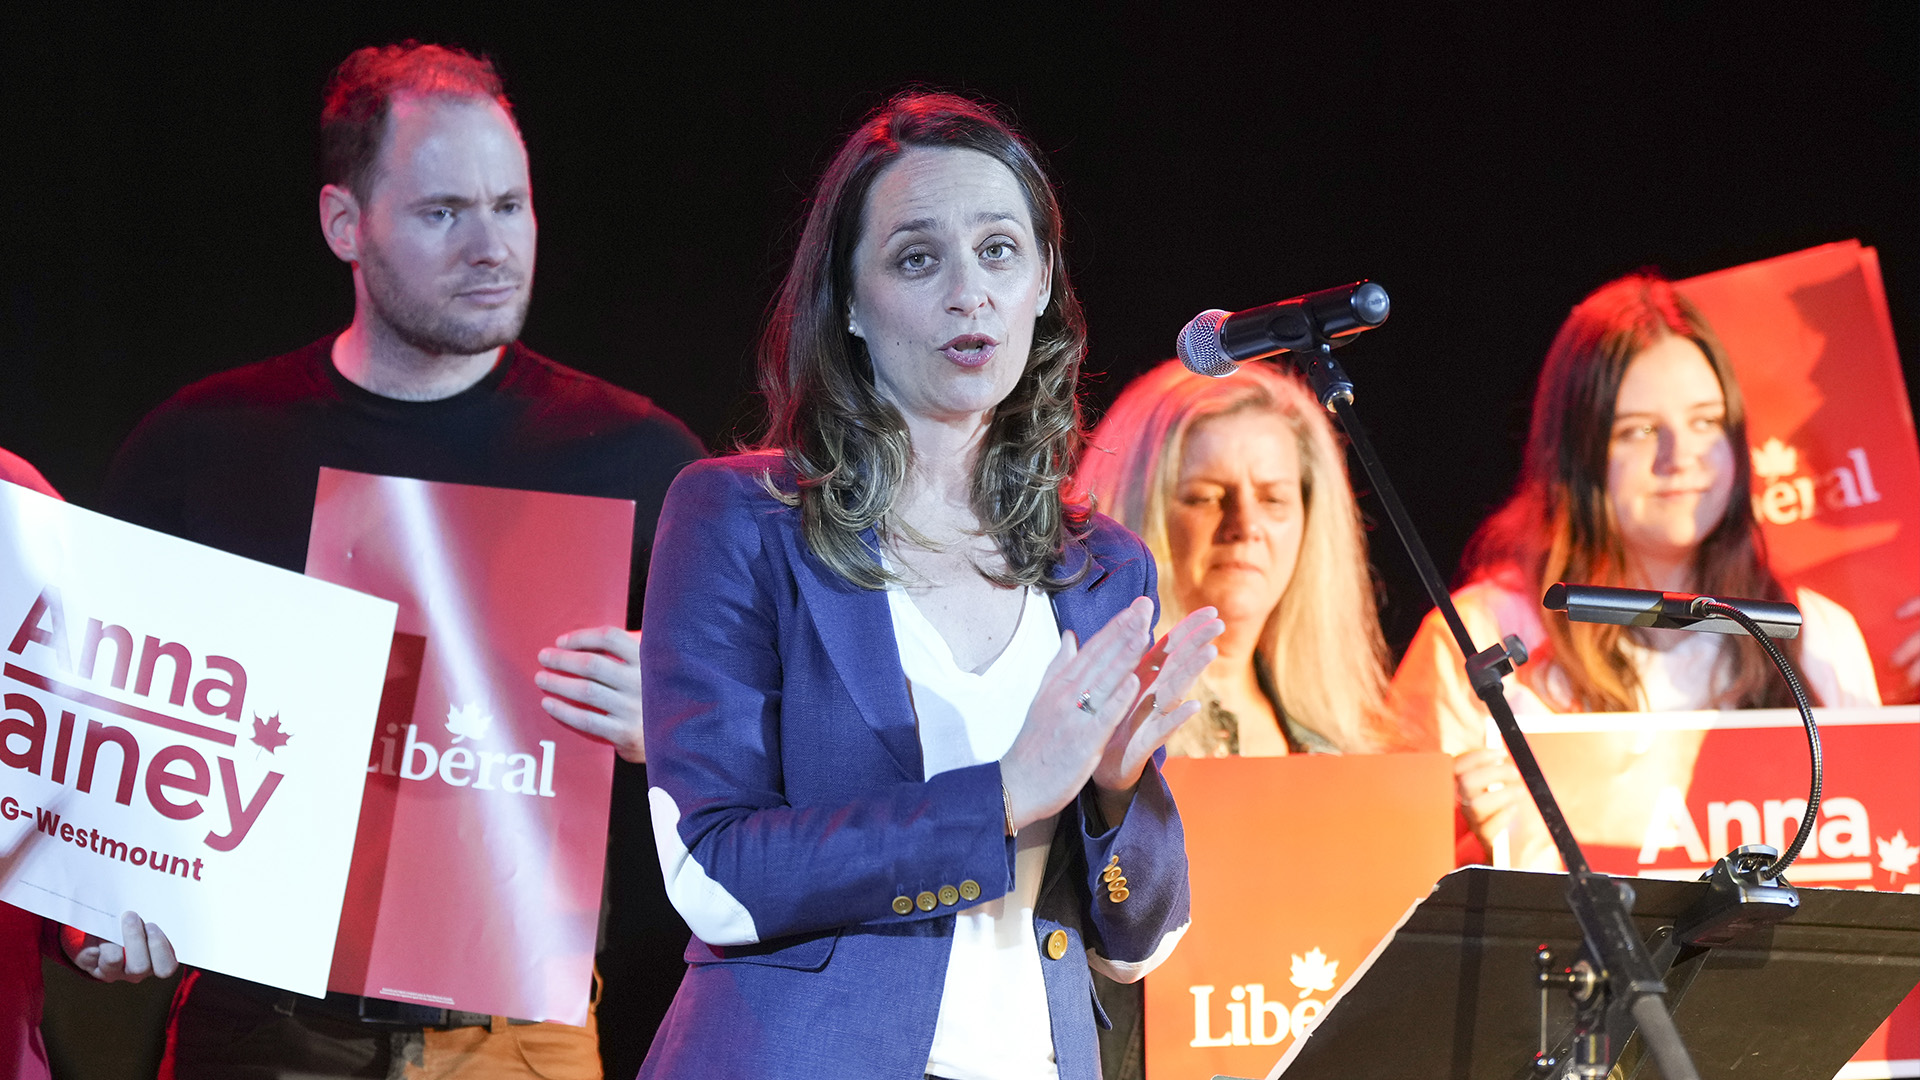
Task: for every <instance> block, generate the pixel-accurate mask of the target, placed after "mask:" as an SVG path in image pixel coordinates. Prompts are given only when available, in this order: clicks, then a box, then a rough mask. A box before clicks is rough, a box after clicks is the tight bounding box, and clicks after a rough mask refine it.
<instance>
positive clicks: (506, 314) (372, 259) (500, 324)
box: [360, 244, 533, 356]
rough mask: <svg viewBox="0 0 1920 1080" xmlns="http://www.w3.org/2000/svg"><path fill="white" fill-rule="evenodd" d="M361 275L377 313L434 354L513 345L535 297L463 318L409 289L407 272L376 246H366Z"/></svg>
mask: <svg viewBox="0 0 1920 1080" xmlns="http://www.w3.org/2000/svg"><path fill="white" fill-rule="evenodd" d="M360 274H361V277H362V278H363V279H364V280H365V281H366V285H367V300H368V301H369V302H370V303H371V304H372V305H373V311H374V314H376V315H378V316H379V317H380V321H381V322H384V323H386V324H387V326H388V327H389V328H391V329H392V330H393V333H394V335H395V336H396V337H398V338H399V339H400V340H401V341H404V342H406V343H407V344H408V345H411V346H413V347H414V348H416V349H418V350H420V351H421V352H423V353H427V354H429V355H436V356H477V355H479V354H480V353H483V352H486V351H487V350H489V349H497V348H499V347H500V346H502V345H506V344H510V343H511V342H512V341H513V339H514V338H517V337H519V336H520V327H521V326H522V325H523V324H524V323H525V322H526V321H527V304H528V303H529V302H530V301H531V300H532V299H533V295H532V293H531V292H527V293H523V294H522V295H521V298H520V303H519V304H518V305H517V306H515V307H512V308H503V309H496V310H495V311H492V312H488V313H486V314H484V315H482V316H481V317H479V318H476V319H472V320H469V321H464V322H463V321H461V320H460V319H457V318H454V317H453V316H451V315H449V314H447V313H446V312H445V311H444V310H443V309H441V308H439V307H437V306H436V305H435V304H434V303H433V302H432V301H429V300H425V299H422V298H420V297H417V296H415V295H413V294H411V293H410V292H408V291H407V289H406V287H405V286H404V285H403V284H402V280H401V275H400V274H399V273H398V272H397V271H395V270H394V269H393V267H392V266H391V265H389V264H388V263H387V261H386V260H385V259H384V258H382V257H381V254H380V249H379V248H378V247H375V246H374V245H371V244H368V245H364V246H363V249H362V252H361V262H360Z"/></svg>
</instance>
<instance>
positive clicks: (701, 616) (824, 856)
mask: <svg viewBox="0 0 1920 1080" xmlns="http://www.w3.org/2000/svg"><path fill="white" fill-rule="evenodd" d="M739 461H740V459H734V460H733V461H731V462H730V461H727V460H726V459H719V460H713V461H705V462H696V463H695V464H693V465H691V466H689V467H688V468H687V469H686V470H684V471H683V472H681V474H680V476H679V477H678V478H677V479H676V480H675V481H674V483H673V485H672V487H671V488H670V489H669V491H668V493H667V498H666V502H665V505H664V507H663V509H662V512H661V517H660V527H659V532H658V534H657V538H656V541H655V545H654V553H653V564H652V570H651V572H650V574H649V576H648V585H647V597H646V607H645V614H644V633H643V635H642V638H641V667H642V676H643V682H642V687H643V690H642V694H643V704H644V716H645V726H646V743H647V757H648V762H647V765H648V777H649V782H650V784H651V787H650V789H649V791H648V804H649V810H650V812H651V815H652V822H653V829H654V836H655V839H656V841H657V844H658V848H659V855H660V862H661V870H662V872H663V873H664V875H665V878H666V886H667V894H668V896H669V897H670V898H671V899H672V901H673V904H674V906H675V908H677V909H678V910H679V912H680V914H681V916H682V917H684V918H685V919H686V921H687V924H688V926H689V927H690V928H692V930H693V932H694V934H695V935H696V936H697V937H698V938H699V939H700V940H701V941H703V942H705V943H707V944H708V945H713V946H747V945H754V944H757V943H761V942H767V941H770V940H773V939H777V938H786V937H791V936H794V935H803V934H815V933H819V932H823V931H831V930H834V929H837V928H840V927H844V926H849V925H855V924H863V923H903V922H909V921H915V920H920V919H929V918H935V917H939V916H941V915H950V914H952V912H953V910H954V909H953V907H951V906H948V905H944V904H936V905H934V907H933V910H932V911H924V910H922V909H921V908H920V906H919V905H918V904H917V903H914V902H913V901H915V900H917V899H918V898H919V896H920V894H921V893H923V892H934V893H937V892H938V891H939V890H940V888H941V886H942V885H948V884H952V885H956V886H957V885H960V884H961V883H962V882H972V883H974V884H975V885H977V887H978V890H979V892H978V897H977V900H980V901H984V900H991V899H993V898H995V897H997V896H1000V895H1002V894H1004V893H1005V892H1006V891H1007V890H1008V889H1009V888H1010V887H1011V886H1012V881H1013V855H1014V848H1013V844H1012V841H1011V840H1010V839H1009V838H1008V837H1006V836H1005V830H1004V827H1003V809H1002V800H1001V793H1000V792H1001V789H1000V766H999V763H998V762H987V763H984V764H981V765H975V766H970V767H967V768H962V769H956V770H953V771H950V772H944V773H941V774H939V775H937V776H935V777H933V778H932V779H930V780H921V779H918V778H906V777H904V776H903V775H902V771H901V770H900V769H899V768H898V767H894V766H891V765H890V764H887V765H884V766H883V765H882V764H881V763H882V762H883V761H885V762H891V759H886V758H884V757H883V756H882V755H881V754H880V753H879V746H878V743H877V741H875V740H873V739H871V737H870V732H869V729H867V728H866V727H865V725H864V724H863V722H862V721H861V720H859V719H858V718H857V717H844V722H843V723H840V724H839V725H838V727H836V728H834V729H833V730H836V731H842V732H844V737H843V738H842V737H840V736H834V737H833V738H839V739H840V741H839V742H838V743H837V744H834V743H833V738H828V739H823V738H822V736H820V735H819V733H818V730H819V729H817V728H813V729H809V730H810V731H811V732H812V734H811V735H809V736H808V737H806V738H805V739H803V738H801V737H798V736H793V741H794V745H789V744H788V742H787V739H788V737H789V736H792V734H793V733H792V732H791V731H790V730H788V728H789V727H790V726H791V724H792V719H791V717H786V719H787V721H788V723H787V724H786V725H783V715H784V714H787V713H793V714H795V715H798V714H800V713H802V712H804V713H806V714H807V715H809V716H813V717H818V716H821V715H828V716H830V717H831V716H836V715H842V714H845V713H848V712H851V711H852V710H851V708H850V707H849V706H848V704H847V702H846V698H845V693H844V690H843V688H842V687H841V686H840V685H839V683H838V681H837V677H836V676H834V675H833V674H832V672H831V671H830V670H821V669H820V667H819V666H818V665H817V664H812V665H808V664H803V663H802V662H801V661H799V660H798V659H796V658H794V657H788V656H783V654H782V644H783V642H788V643H790V644H792V643H794V637H795V635H799V634H813V633H815V632H816V631H815V630H814V629H813V628H812V626H811V625H810V624H809V625H807V626H805V627H800V626H798V624H802V623H807V620H808V617H809V613H808V612H807V611H805V610H804V608H803V606H802V605H801V602H800V600H799V599H798V597H799V591H798V589H797V588H796V586H795V582H794V573H795V571H794V568H793V567H792V566H791V565H789V563H788V555H787V550H788V548H787V547H786V545H785V544H783V543H782V541H781V539H780V537H779V536H778V535H773V534H775V533H776V531H777V530H779V529H789V528H791V527H792V526H791V522H792V521H793V519H794V517H795V516H796V515H795V514H794V513H793V512H792V511H791V510H789V509H788V508H786V507H784V506H782V505H781V504H779V503H778V502H776V501H775V500H774V499H773V498H772V497H771V496H770V495H768V494H766V493H765V492H764V491H762V490H760V487H759V481H758V477H757V475H755V474H756V473H757V472H758V470H756V469H752V468H750V467H747V466H743V465H741V464H740V463H739ZM818 632H819V633H827V632H831V628H830V627H821V628H820V629H819V631H818ZM796 650H797V645H796ZM822 741H826V742H828V743H829V744H828V745H818V743H820V742H822ZM802 771H805V773H806V776H807V777H808V778H810V782H811V781H817V780H818V778H819V777H820V776H821V775H822V774H823V773H825V774H830V775H829V776H828V778H827V781H826V786H827V787H829V788H833V787H834V786H835V785H837V788H835V789H836V790H838V791H840V792H841V793H842V794H841V795H840V796H838V797H836V798H815V799H808V800H804V801H802V800H796V799H792V798H790V797H789V788H790V787H791V786H793V784H794V783H795V782H797V778H798V777H799V776H800V774H801V773H802ZM813 786H814V787H815V788H819V787H821V786H822V785H821V784H820V783H818V782H815V783H814V785H813ZM968 891H971V890H968ZM903 897H904V898H907V902H906V903H904V904H903V903H902V902H901V898H903ZM969 900H970V901H975V898H974V897H969ZM975 902H977V901H975ZM902 907H905V908H906V909H907V910H905V911H904V912H903V911H901V910H900V909H901V908H902Z"/></svg>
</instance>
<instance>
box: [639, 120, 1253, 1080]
mask: <svg viewBox="0 0 1920 1080" xmlns="http://www.w3.org/2000/svg"><path fill="white" fill-rule="evenodd" d="M1060 253H1061V228H1060V209H1059V206H1058V204H1057V202H1056V201H1055V199H1054V196H1053V191H1052V187H1051V185H1050V183H1049V182H1048V180H1047V178H1046V176H1045V174H1044V172H1043V171H1042V170H1041V167H1040V165H1039V163H1038V161H1037V160H1036V158H1035V156H1034V155H1033V153H1032V151H1031V150H1030V148H1029V147H1028V146H1027V144H1026V143H1025V142H1024V141H1023V140H1021V139H1020V137H1019V136H1017V135H1016V134H1014V133H1013V132H1012V130H1011V129H1010V128H1008V127H1007V126H1006V124H1005V123H1003V122H1002V121H1001V120H999V119H998V118H997V117H995V116H994V115H993V114H992V113H991V112H989V111H988V110H986V109H984V108H982V107H981V106H979V105H977V104H975V103H973V102H970V101H966V100H965V99H961V98H955V97H952V96H948V95H933V94H912V95H905V96H902V97H900V98H896V99H895V100H894V101H892V102H890V103H889V104H888V105H887V106H885V107H883V108H882V109H881V110H880V111H878V112H877V113H875V114H874V116H872V117H871V118H869V119H868V120H867V121H866V122H865V123H864V124H862V126H861V127H860V128H859V129H858V130H857V131H856V132H855V133H854V134H853V135H852V136H851V137H850V138H849V139H848V141H847V143H846V144H845V145H844V146H842V148H841V149H840V151H839V153H838V155H837V156H836V157H835V159H834V161H833V163H832V164H831V165H830V166H829V168H828V170H827V172H826V174H825V175H824V176H823V177H822V179H821V181H820V184H819V186H818V188H817V189H816V191H815V194H814V198H813V200H812V203H811V207H810V210H809V213H808V216H807V221H806V225H805V228H804V231H803V233H802V236H801V239H800V244H799V248H798V251H797V253H796V256H795V260H794V265H793V268H792V270H791V271H790V273H789V274H788V276H787V279H786V282H785V284H784V286H783V288H782V291H781V295H780V299H779V301H778V303H777V305H776V307H775V309H774V312H773V315H772V318H771V319H770V324H769V327H768V330H767V333H766V336H765V339H764V340H763V343H762V349H761V383H762V389H763V391H764V392H765V394H766V396H767V399H768V404H769V406H770V412H771V415H772V422H771V425H770V432H769V436H768V439H767V449H766V450H765V451H762V452H760V453H755V454H743V455H739V456H735V457H731V458H725V459H719V460H715V461H709V462H704V463H700V464H698V465H695V466H693V467H691V468H689V469H687V470H686V471H685V472H683V473H682V474H681V476H680V478H679V479H678V480H677V481H676V482H675V483H674V485H673V488H672V490H671V491H670V492H669V494H668V496H667V501H666V507H665V509H664V511H663V513H662V518H661V525H660V529H659V533H658V535H657V537H656V540H655V548H654V556H653V569H652V573H651V575H650V577H649V587H648V593H647V604H646V615H645V619H646V622H645V635H644V637H643V639H642V668H643V672H644V678H645V683H644V686H645V689H644V697H645V705H646V735H647V752H648V761H649V774H650V782H651V784H652V787H651V790H650V791H649V799H650V806H651V811H652V815H653V823H654V830H655V835H656V837H657V839H658V842H659V847H660V858H661V864H662V869H663V871H664V873H665V876H666V880H667V887H668V892H669V894H670V895H671V896H672V897H673V899H674V902H675V904H676V906H677V907H678V908H679V910H680V912H681V914H682V915H683V916H685V917H686V919H687V922H688V924H689V925H690V926H691V927H692V928H693V931H694V935H695V937H694V940H693V941H692V942H691V943H690V944H689V946H688V949H687V960H688V962H689V964H690V965H691V966H690V968H689V970H688V972H687V976H686V979H685V981H684V982H683V983H682V985H681V988H680V993H679V995H678V996H677V997H676V999H675V1002H674V1006H673V1008H672V1010H671V1011H670V1013H669V1014H668V1017H667V1020H666V1022H665V1023H664V1024H663V1026H662V1027H661V1029H660V1033H659V1035H658V1036H657V1037H656V1039H655V1041H654V1045H653V1049H652V1051H651V1053H650V1054H649V1055H648V1058H647V1062H646V1065H645V1066H644V1068H643V1069H642V1072H641V1075H642V1076H660V1077H686V1076H702V1077H704V1076H741V1077H754V1078H756V1080H759V1078H767V1077H785V1076H792V1077H809V1078H811V1077H820V1076H834V1077H875V1078H879V1077H887V1078H893V1080H897V1078H901V1077H914V1076H921V1075H927V1076H938V1077H943V1078H949V1080H974V1078H977V1077H979V1078H983V1077H996V1078H998V1077H1035V1078H1042V1077H1068V1078H1073V1080H1094V1078H1095V1077H1097V1076H1098V1074H1099V1056H1098V1049H1097V1045H1096V1040H1095V1034H1094V1032H1095V1025H1096V1023H1098V1022H1100V1018H1099V1017H1098V1015H1097V1014H1098V1006H1097V1005H1096V1003H1095V1000H1094V997H1093V991H1092V984H1091V978H1090V974H1089V972H1090V968H1097V969H1098V970H1100V971H1102V972H1103V973H1105V974H1108V975H1109V976H1111V977H1114V978H1118V979H1121V980H1124V981H1132V980H1136V979H1138V978H1140V977H1141V976H1143V975H1145V974H1146V972H1147V971H1149V970H1151V968H1152V967H1153V966H1155V965H1156V964H1157V963H1159V962H1160V961H1161V960H1162V959H1164V958H1165V957H1166V955H1167V954H1168V953H1169V952H1170V951H1171V950H1172V948H1173V945H1174V944H1175V943H1176V942H1177V941H1178V940H1179V937H1180V935H1181V933H1182V932H1183V931H1184V930H1185V928H1186V925H1187V918H1188V914H1187V913H1188V897H1187V872H1186V853H1185V845H1184V841H1183V838H1182V834H1181V831H1180V821H1179V816H1178V814H1177V812H1176V811H1175V809H1174V806H1173V801H1172V798H1171V796H1170V795H1169V793H1168V790H1167V787H1166V784H1165V783H1164V781H1163V780H1162V779H1161V777H1160V774H1159V771H1158V768H1157V767H1156V764H1155V761H1156V759H1157V758H1158V757H1159V756H1160V747H1161V745H1162V744H1163V743H1164V742H1165V740H1166V738H1167V737H1168V736H1169V735H1170V734H1171V733H1172V732H1173V731H1174V729H1176V728H1177V727H1178V726H1179V725H1180V723H1181V722H1182V721H1183V720H1185V719H1186V717H1188V716H1189V715H1191V714H1192V712H1193V709H1194V708H1195V706H1194V705H1193V704H1192V703H1184V702H1181V701H1180V699H1181V698H1182V697H1183V696H1184V695H1185V693H1186V689H1187V687H1188V685H1189V684H1190V683H1191V682H1192V680H1193V678H1194V676H1195V675H1196V674H1197V673H1198V672H1199V671H1200V670H1201V669H1202V668H1204V667H1205V666H1206V663H1207V662H1208V661H1209V660H1211V659H1212V656H1213V648H1212V645H1211V644H1210V642H1211V641H1212V639H1213V637H1214V636H1215V635H1217V634H1218V633H1219V630H1220V624H1219V622H1218V620H1217V619H1215V618H1214V614H1213V612H1212V611H1211V609H1203V610H1201V611H1199V612H1196V613H1194V614H1193V615H1192V616H1190V617H1189V618H1188V619H1186V620H1184V621H1183V622H1182V623H1181V624H1180V625H1179V626H1176V627H1174V628H1173V630H1171V631H1170V632H1169V634H1168V636H1167V637H1165V638H1163V639H1161V642H1160V644H1159V646H1158V647H1155V646H1154V645H1153V640H1152V636H1151V629H1152V625H1153V622H1154V620H1155V616H1156V612H1155V604H1154V597H1155V596H1156V584H1155V574H1154V565H1153V560H1152V559H1151V558H1150V557H1149V556H1148V555H1147V553H1146V551H1145V549H1144V548H1143V547H1142V545H1141V544H1140V541H1139V540H1138V539H1137V538H1135V537H1134V536H1133V535H1132V534H1130V533H1128V532H1126V531H1125V530H1124V529H1122V528H1120V527H1119V526H1117V525H1115V524H1114V523H1113V522H1111V521H1109V520H1107V519H1105V518H1103V517H1100V516H1098V515H1095V514H1091V513H1089V512H1088V511H1086V510H1085V509H1083V508H1077V507H1075V506H1073V505H1071V504H1070V503H1069V502H1068V501H1067V498H1066V492H1065V485H1066V482H1067V478H1068V477H1069V476H1070V475H1071V474H1072V471H1073V467H1074V464H1075V461H1076V458H1077V454H1078V451H1079V446H1080V439H1081V430H1080V418H1079V413H1078V406H1077V403H1076V399H1075V389H1076V381H1077V377H1078V371H1079V365H1080V361H1081V358H1082V356H1083V354H1084V351H1085V328H1084V324H1083V322H1082V320H1081V316H1080V309H1079V305H1078V302H1077V301H1076V300H1075V298H1074V296H1073V293H1072V290H1071V288H1070V287H1069V285H1068V282H1067V277H1066V271H1065V265H1064V262H1063V260H1062V258H1061V254H1060ZM609 1022H613V1021H609Z"/></svg>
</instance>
